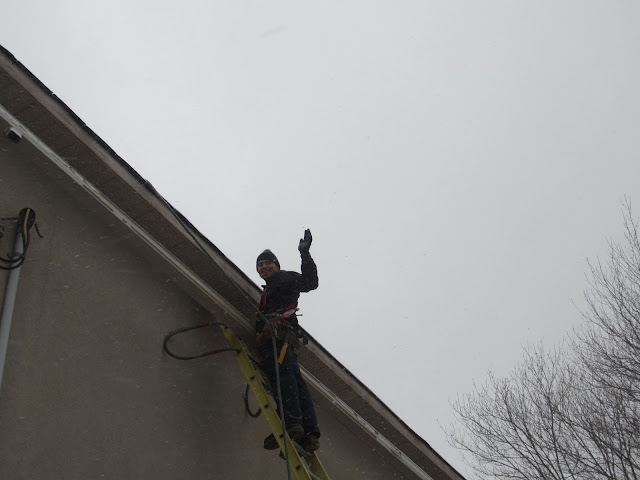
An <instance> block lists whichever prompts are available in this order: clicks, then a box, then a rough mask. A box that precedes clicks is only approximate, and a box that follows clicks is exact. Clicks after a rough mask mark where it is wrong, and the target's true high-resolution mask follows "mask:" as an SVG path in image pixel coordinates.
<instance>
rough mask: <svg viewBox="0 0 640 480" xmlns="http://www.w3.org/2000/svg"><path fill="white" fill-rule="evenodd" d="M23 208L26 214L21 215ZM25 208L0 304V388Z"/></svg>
mask: <svg viewBox="0 0 640 480" xmlns="http://www.w3.org/2000/svg"><path fill="white" fill-rule="evenodd" d="M25 210H26V215H23V213H24V212H25ZM25 210H22V212H20V217H19V218H20V220H19V221H18V228H17V229H16V243H15V248H14V250H13V258H15V259H16V263H17V262H19V263H18V266H16V268H12V269H11V270H9V276H8V277H7V288H6V290H5V295H4V302H3V304H2V314H1V316H0V390H1V389H2V376H3V373H4V363H5V358H6V356H7V348H8V346H9V331H10V330H11V319H12V317H13V307H14V305H15V303H16V293H17V291H18V279H19V277H20V270H21V268H22V262H23V260H24V253H25V251H24V245H25V238H24V235H23V230H27V231H28V227H29V220H30V218H29V214H30V213H31V212H32V211H31V210H28V209H25ZM34 217H35V214H34ZM25 227H26V228H25Z"/></svg>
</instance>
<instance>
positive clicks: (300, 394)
mask: <svg viewBox="0 0 640 480" xmlns="http://www.w3.org/2000/svg"><path fill="white" fill-rule="evenodd" d="M311 240H312V237H311V232H310V231H309V230H308V229H307V230H305V232H304V238H302V239H301V240H300V243H299V245H298V250H299V251H300V256H301V258H302V265H301V272H302V273H297V272H291V271H287V270H281V269H280V263H279V262H278V259H277V257H276V256H275V255H274V254H273V252H271V250H265V251H264V252H262V253H261V254H260V255H259V256H258V258H257V260H256V269H257V271H258V274H259V275H260V277H261V278H262V279H263V280H264V281H265V282H266V285H265V286H264V289H263V292H262V298H261V300H260V312H261V315H258V319H257V321H256V345H257V347H258V349H259V351H260V354H261V355H262V358H263V361H262V363H261V366H262V369H263V370H264V372H265V373H266V375H267V377H268V378H269V382H270V383H271V387H272V390H273V391H274V396H276V400H278V399H277V388H276V366H277V368H278V369H279V376H280V391H281V394H282V402H281V403H282V406H283V409H284V412H278V413H279V415H280V418H283V417H284V423H285V425H286V428H287V433H288V434H289V436H290V437H291V438H292V440H294V441H296V442H297V443H299V444H300V445H301V446H302V448H304V449H305V450H307V451H309V452H314V451H316V450H317V449H318V448H320V443H319V441H318V439H319V437H320V428H319V427H318V418H317V416H316V411H315V408H314V406H313V401H312V399H311V394H310V393H309V389H308V387H307V384H306V382H305V381H304V379H303V378H302V374H301V372H300V366H299V365H298V355H297V349H298V345H299V336H298V320H297V318H296V315H295V312H296V310H297V306H298V298H299V297H300V293H301V292H309V291H311V290H315V289H316V288H318V270H317V267H316V264H315V262H314V261H313V259H312V258H311V254H310V253H309V249H310V247H311ZM265 320H267V321H270V323H271V325H267V324H266V321H265ZM272 335H275V339H276V342H275V343H276V349H275V352H274V349H273V341H272ZM277 403H278V404H279V403H280V402H277ZM264 448H265V449H267V450H276V449H277V448H278V443H277V441H276V439H275V437H274V436H273V434H271V435H269V436H268V437H267V438H265V440H264Z"/></svg>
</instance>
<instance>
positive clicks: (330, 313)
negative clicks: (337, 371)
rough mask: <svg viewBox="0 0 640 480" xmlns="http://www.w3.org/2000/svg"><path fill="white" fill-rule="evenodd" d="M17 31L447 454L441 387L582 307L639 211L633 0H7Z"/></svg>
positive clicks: (8, 41) (12, 47) (12, 44)
mask: <svg viewBox="0 0 640 480" xmlns="http://www.w3.org/2000/svg"><path fill="white" fill-rule="evenodd" d="M8 11H9V10H7V8H5V14H3V15H2V16H1V17H0V44H2V45H3V46H4V47H5V48H7V49H8V50H9V51H11V52H12V53H13V54H14V55H15V56H16V57H17V59H18V60H19V61H21V62H22V63H24V64H25V66H26V67H27V68H28V69H30V70H31V71H32V72H33V73H34V74H35V75H36V76H37V77H38V78H39V79H40V80H41V81H42V82H43V83H44V84H45V85H46V86H47V87H49V88H50V89H51V90H52V91H53V92H54V93H55V94H56V95H58V96H59V97H60V98H61V100H62V101H64V102H65V103H66V104H67V105H68V106H69V107H70V108H71V109H72V110H73V111H74V112H75V113H76V114H77V115H78V116H80V118H81V119H82V120H84V121H85V122H86V123H87V124H88V126H89V127H90V128H92V129H93V130H94V131H95V132H96V133H97V134H98V135H99V136H100V137H101V138H102V139H104V140H105V141H106V142H107V143H108V144H109V145H110V146H111V147H112V148H113V149H114V150H115V151H116V153H118V154H119V155H120V156H121V157H123V158H124V160H125V161H127V162H128V163H129V164H131V165H132V166H133V167H134V168H135V169H136V170H137V171H138V172H139V173H140V174H141V175H142V176H143V177H145V178H147V179H148V180H149V181H150V182H151V183H152V184H153V185H154V186H155V187H156V188H157V189H158V191H160V193H161V194H162V195H163V196H165V197H166V198H167V199H168V200H169V201H170V202H171V203H172V204H173V205H174V206H175V207H176V208H177V209H178V210H180V211H181V212H182V213H183V214H185V215H186V216H187V218H189V219H190V220H191V221H192V223H194V224H195V225H196V227H197V228H198V229H199V230H200V231H201V232H202V233H203V234H205V235H206V236H207V237H208V238H209V239H210V240H211V241H212V242H213V243H215V244H216V245H217V246H218V247H219V248H220V249H221V250H222V251H223V252H224V253H225V254H226V255H227V256H228V257H229V258H230V259H231V260H232V261H233V262H235V263H236V264H237V265H238V266H239V267H240V268H241V269H243V270H244V271H245V272H246V273H247V274H249V275H250V276H251V277H252V278H253V279H254V280H255V281H256V283H258V282H259V281H260V279H259V277H258V276H257V274H256V273H255V269H254V266H255V257H256V256H257V254H258V253H259V252H260V251H262V250H263V249H264V248H267V247H268V248H271V249H272V250H273V251H274V252H275V253H276V255H278V257H279V258H280V262H281V264H282V266H283V268H287V269H299V257H298V252H297V249H296V247H297V242H298V239H299V238H300V236H301V235H302V233H303V230H304V229H305V228H307V227H308V228H311V230H312V232H313V234H314V243H313V247H312V250H311V251H312V254H313V255H314V258H315V259H316V261H317V263H318V267H319V275H320V288H319V289H318V290H316V291H315V292H312V293H309V294H306V295H305V296H303V297H302V299H301V308H302V313H303V317H302V319H301V321H302V324H303V326H304V327H305V328H306V329H307V330H308V331H309V332H310V333H311V334H312V335H313V336H314V337H316V338H317V339H318V340H319V341H320V342H321V343H322V344H323V345H324V346H325V347H326V348H327V349H328V350H329V351H330V352H331V353H332V354H333V355H334V356H335V357H336V358H337V359H338V360H339V361H340V362H342V363H343V364H344V365H345V366H346V367H347V368H349V369H350V370H351V371H352V372H353V373H354V374H355V375H356V376H357V377H358V378H359V379H360V380H362V381H363V382H364V383H365V384H366V385H367V386H369V387H370V388H371V389H372V390H373V392H374V393H376V394H377V395H378V396H379V397H380V398H381V399H382V401H384V402H385V403H386V404H387V405H388V406H389V407H390V408H391V409H392V410H393V411H394V412H395V413H396V414H398V415H399V416H400V417H401V418H402V419H403V420H404V421H405V422H406V423H407V424H408V425H409V426H410V427H411V428H412V429H414V430H415V431H416V432H417V433H418V434H419V435H421V436H422V437H423V438H424V439H425V440H426V441H427V442H429V443H430V444H431V445H432V446H433V447H434V448H435V449H436V450H437V451H438V452H439V453H440V454H441V455H443V456H444V457H445V459H447V460H448V461H449V462H450V463H451V464H452V465H453V466H454V467H455V468H457V469H458V470H460V471H461V472H463V473H464V472H466V469H465V468H464V466H463V464H462V461H461V459H460V456H459V454H458V453H457V452H456V451H455V450H453V449H452V448H451V447H449V446H448V445H447V442H446V436H445V435H444V433H443V431H442V429H441V425H443V426H446V425H448V424H449V422H451V420H452V418H453V417H452V410H451V407H450V404H449V402H450V401H451V400H452V399H454V398H455V397H456V395H458V394H461V393H465V392H469V391H471V389H472V387H473V383H474V382H475V383H481V382H482V381H483V380H484V379H485V378H486V373H487V371H488V370H493V371H495V372H496V373H497V374H499V375H501V374H506V373H507V372H508V371H509V370H510V369H511V368H512V367H513V366H514V364H515V363H516V362H517V361H518V360H519V359H520V357H521V351H522V346H523V345H525V344H528V343H536V342H539V341H543V342H544V343H545V344H548V345H551V344H553V343H554V342H557V341H558V340H559V339H560V338H561V337H562V336H563V335H564V333H565V332H567V331H568V330H569V329H570V328H571V326H572V325H574V324H577V323H578V322H579V321H580V317H579V314H578V312H577V309H576V307H575V306H574V304H573V303H576V304H577V305H578V306H579V305H580V304H581V302H582V290H583V289H584V287H585V280H584V274H585V271H586V268H587V265H586V259H587V258H591V259H594V258H596V257H597V256H603V255H604V254H605V253H606V247H607V242H606V240H607V238H619V237H620V236H621V234H622V213H621V210H622V200H623V198H624V196H625V195H626V196H628V197H629V198H630V199H631V201H632V203H633V205H634V206H635V214H636V215H638V214H639V212H640V206H638V205H639V204H640V186H639V183H638V182H639V179H640V161H639V160H640V158H639V153H640V135H639V130H640V95H639V94H638V87H637V86H638V85H640V56H639V55H638V46H639V45H640V25H638V18H640V3H638V2H636V1H608V2H605V1H587V0H585V1H564V2H557V1H536V2H512V1H506V0H505V1H482V2H481V1H466V2H462V1H458V2H452V1H437V2H436V1H408V0H406V1H405V0H401V1H394V2H391V1H387V2H383V1H379V0H369V1H347V2H345V1H334V0H324V1H322V2H293V1H281V0H270V1H233V2H222V1H213V2H212V1H185V2H182V3H181V4H176V3H175V2H168V1H162V0H160V1H159V0H156V1H147V0H138V1H123V0H120V1H118V0H112V1H109V2H86V1H81V0H76V1H72V0H64V1H63V0H60V1H44V0H39V1H38V0H21V1H20V2H14V3H13V4H12V5H11V8H10V14H8V13H7V12H8Z"/></svg>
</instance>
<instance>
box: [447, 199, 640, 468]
mask: <svg viewBox="0 0 640 480" xmlns="http://www.w3.org/2000/svg"><path fill="white" fill-rule="evenodd" d="M625 207H626V208H625V216H624V220H625V221H624V225H625V235H626V237H625V242H624V243H616V242H610V251H609V256H608V258H607V260H606V262H604V263H602V262H596V263H595V264H592V263H590V270H589V282H588V286H587V289H586V291H585V298H586V300H587V308H586V310H585V311H584V312H583V316H584V318H585V320H586V322H585V325H583V326H582V327H581V328H580V329H578V330H576V331H575V332H573V334H572V335H570V336H569V338H568V341H567V342H566V343H564V344H563V345H562V346H561V347H558V348H556V349H554V350H552V351H548V352H547V351H545V350H544V349H543V348H542V346H539V347H533V348H528V349H526V351H525V356H524V359H523V361H522V363H521V364H520V365H519V366H517V367H516V368H515V369H514V370H513V372H512V373H511V375H509V376H508V377H506V378H496V377H495V376H493V375H490V376H489V379H488V381H487V382H486V383H485V384H484V385H483V386H481V387H476V389H475V391H474V392H473V393H470V394H467V395H464V396H462V397H459V398H458V399H457V401H455V402H454V403H453V408H454V410H455V412H456V414H457V417H458V422H457V424H456V425H454V426H452V428H451V429H450V430H449V432H448V434H449V441H450V443H451V444H452V445H454V446H456V447H458V448H461V449H463V450H466V451H467V452H469V453H470V455H471V458H472V459H473V463H472V464H471V467H472V468H473V469H474V471H475V472H476V473H477V474H478V477H479V478H482V479H490V478H493V479H496V478H497V479H507V478H508V479H516V480H519V479H522V480H524V479H527V480H536V479H562V480H571V479H581V480H582V479H585V480H591V479H593V480H596V479H597V480H599V479H629V480H630V479H639V478H640V241H639V239H638V221H635V220H633V217H632V216H631V208H630V205H629V203H628V202H627V203H626V204H625Z"/></svg>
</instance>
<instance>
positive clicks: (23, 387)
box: [0, 122, 416, 480]
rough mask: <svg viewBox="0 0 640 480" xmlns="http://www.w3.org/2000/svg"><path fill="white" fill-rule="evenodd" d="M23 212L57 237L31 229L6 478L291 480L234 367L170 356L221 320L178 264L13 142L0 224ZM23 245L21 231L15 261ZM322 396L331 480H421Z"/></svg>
mask: <svg viewBox="0 0 640 480" xmlns="http://www.w3.org/2000/svg"><path fill="white" fill-rule="evenodd" d="M7 126H8V125H7V124H6V122H0V130H1V131H2V132H4V130H5V128H6V127H7ZM24 207H30V208H32V209H34V210H35V212H36V214H37V223H38V226H39V228H40V231H41V232H42V234H43V235H44V238H42V239H40V238H38V237H37V235H36V233H35V230H33V229H32V238H31V245H30V248H29V251H28V253H27V258H26V261H25V263H24V266H23V267H22V269H21V272H20V280H19V286H18V294H17V298H16V304H15V312H14V316H13V324H12V328H11V335H10V342H9V349H8V354H7V358H6V364H5V370H4V379H3V383H2V389H1V391H0V478H2V479H57V478H60V479H63V478H64V479H93V478H95V479H100V478H104V479H133V478H154V479H193V478H198V479H251V478H260V479H271V478H274V479H276V478H286V467H285V463H284V462H283V461H282V460H280V459H279V458H278V454H277V452H266V451H264V450H263V449H262V440H263V438H264V436H265V435H266V434H267V433H268V427H267V423H266V421H264V419H262V418H258V419H252V418H250V417H249V416H248V415H247V414H246V413H245V409H244V404H243V400H242V394H243V392H244V386H245V382H244V378H243V377H242V375H241V373H240V370H239V368H238V366H237V363H236V361H235V359H234V358H233V355H232V354H230V353H225V354H220V355H216V356H212V357H206V358H204V359H199V360H192V361H187V362H185V361H178V360H174V359H172V358H170V357H168V356H167V355H165V354H164V353H163V351H162V341H163V338H164V336H165V335H166V334H167V333H168V332H169V331H171V330H173V329H176V328H179V327H183V326H188V325H191V324H196V323H200V322H204V321H211V320H213V319H215V318H221V317H216V316H217V315H220V312H217V311H215V309H213V308H211V307H210V306H207V307H204V306H203V305H202V304H201V303H198V301H196V300H194V299H193V298H192V296H191V295H190V294H188V293H186V291H185V290H183V289H182V288H180V287H179V286H178V285H179V282H178V280H179V277H180V275H179V274H178V273H177V272H175V271H173V270H172V269H171V267H170V266H169V265H168V264H167V262H165V261H164V260H163V259H162V258H161V257H160V256H159V255H158V254H157V253H155V252H154V251H153V250H151V248H150V247H149V246H148V245H147V244H145V243H144V242H143V241H142V240H140V239H139V238H138V237H137V236H136V235H135V234H133V233H132V231H131V230H130V229H128V228H127V227H126V226H125V225H123V224H122V223H121V222H120V221H119V220H118V219H116V218H115V217H114V216H113V214H112V213H111V212H109V211H108V210H107V209H106V208H104V207H103V206H102V205H100V204H99V203H98V202H97V201H96V200H94V199H93V198H92V197H91V196H90V195H89V194H88V193H87V192H86V191H85V190H84V189H82V188H81V187H79V186H78V185H77V184H76V183H74V182H73V181H71V179H70V178H69V177H68V176H67V175H66V174H64V173H63V172H62V171H61V170H60V169H59V168H58V167H56V166H55V165H53V164H52V163H51V162H50V161H49V160H48V159H47V158H45V157H44V156H43V155H42V154H41V153H40V152H39V151H38V150H37V149H36V148H35V147H34V146H33V145H31V144H30V143H29V142H28V141H24V140H23V141H21V142H20V143H17V144H13V143H11V142H9V141H8V140H7V138H6V137H5V136H4V135H3V136H2V137H1V138H0V216H2V217H6V216H14V215H17V213H18V212H19V211H20V210H21V209H22V208H24ZM4 223H5V225H6V226H10V225H13V224H10V223H8V222H4ZM13 242H14V230H13V229H8V230H7V231H6V232H5V237H4V238H3V239H1V240H0V252H1V253H2V255H3V256H6V254H7V253H8V251H10V250H11V249H12V247H13ZM6 277H7V272H4V271H1V272H0V288H1V289H2V290H1V291H0V295H1V297H0V299H1V298H3V297H4V286H5V280H6ZM174 345H175V346H174V348H175V349H176V350H180V351H182V352H184V353H188V352H197V351H201V350H206V349H210V348H213V347H215V346H224V339H223V337H222V335H221V334H220V333H219V331H218V330H217V329H216V328H211V329H207V330H198V331H196V332H192V333H189V334H185V336H184V337H182V338H180V339H179V340H177V341H176V342H175V344H174ZM312 393H313V395H314V398H315V400H316V403H317V408H318V415H319V419H320V423H321V426H322V429H323V437H322V448H321V450H320V451H319V456H320V458H321V459H322V461H323V463H324V464H325V467H326V469H327V471H328V472H329V473H330V475H331V478H332V479H358V478H362V479H365V478H366V479H373V480H375V479H381V480H382V479H405V478H407V479H408V478H416V477H415V476H414V475H413V474H411V473H410V472H409V471H408V470H407V469H406V468H405V467H403V466H402V465H401V464H400V463H399V462H396V461H394V460H393V458H392V456H391V455H389V454H387V453H386V452H385V451H383V449H381V447H380V446H379V445H378V444H377V443H375V442H374V441H373V439H371V438H370V437H369V436H367V435H365V434H363V432H362V431H361V430H360V429H359V428H358V427H357V426H355V425H354V423H353V422H352V421H351V420H350V419H348V418H347V417H346V416H344V415H343V414H342V413H341V412H340V411H339V410H337V409H336V408H334V407H333V406H332V405H331V404H330V403H329V402H328V401H327V400H325V399H324V398H323V397H322V396H321V395H319V394H318V392H312ZM254 405H255V403H254Z"/></svg>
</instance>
